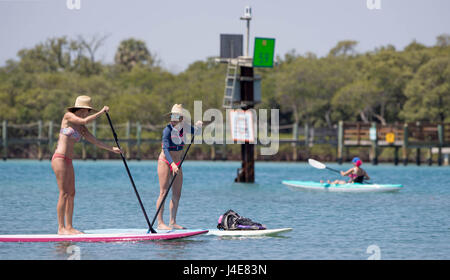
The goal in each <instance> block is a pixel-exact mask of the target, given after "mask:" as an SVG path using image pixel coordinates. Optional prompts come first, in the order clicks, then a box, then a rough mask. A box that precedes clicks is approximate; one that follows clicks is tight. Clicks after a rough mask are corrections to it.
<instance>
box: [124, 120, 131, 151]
mask: <svg viewBox="0 0 450 280" xmlns="http://www.w3.org/2000/svg"><path fill="white" fill-rule="evenodd" d="M130 134H131V122H130V121H127V126H126V135H125V139H127V146H126V149H125V151H126V157H127V160H130V157H131V153H130Z"/></svg>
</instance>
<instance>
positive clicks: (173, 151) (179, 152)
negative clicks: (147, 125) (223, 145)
mask: <svg viewBox="0 0 450 280" xmlns="http://www.w3.org/2000/svg"><path fill="white" fill-rule="evenodd" d="M183 111H184V109H183V106H182V105H181V104H175V105H173V107H172V110H171V112H170V123H169V124H168V125H167V126H166V127H165V128H164V130H163V136H162V151H161V153H160V155H159V158H158V177H159V188H160V192H159V198H158V200H157V202H156V209H158V207H159V205H160V204H161V202H162V200H163V199H164V196H165V194H166V193H167V191H168V188H169V183H170V179H171V177H172V176H173V175H175V173H177V177H176V178H175V181H174V182H173V186H172V199H171V201H170V223H169V226H168V225H166V224H165V223H164V220H163V212H164V205H163V206H162V207H161V211H160V212H159V213H158V229H183V228H184V227H182V226H180V225H178V224H177V223H176V217H177V211H178V204H179V201H180V197H181V188H182V185H183V171H182V168H178V166H179V165H180V163H181V158H182V156H183V147H184V143H185V142H186V135H185V131H186V130H188V129H190V130H191V134H192V133H195V134H199V133H201V127H202V125H203V123H202V122H201V121H197V122H196V124H195V128H194V127H192V126H190V125H189V124H187V123H185V122H183V116H184V115H185V114H184V112H183Z"/></svg>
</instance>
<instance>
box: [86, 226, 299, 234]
mask: <svg viewBox="0 0 450 280" xmlns="http://www.w3.org/2000/svg"><path fill="white" fill-rule="evenodd" d="M193 230H194V231H202V230H203V231H207V233H206V234H205V235H216V236H270V235H277V234H279V233H283V232H287V231H291V230H292V228H277V229H262V230H218V229H193ZM157 231H158V232H165V231H161V230H157ZM183 231H186V230H185V229H181V230H173V232H183ZM85 232H86V233H96V234H99V233H103V234H105V233H115V232H128V233H135V234H142V233H143V232H147V230H146V229H94V230H86V231H85Z"/></svg>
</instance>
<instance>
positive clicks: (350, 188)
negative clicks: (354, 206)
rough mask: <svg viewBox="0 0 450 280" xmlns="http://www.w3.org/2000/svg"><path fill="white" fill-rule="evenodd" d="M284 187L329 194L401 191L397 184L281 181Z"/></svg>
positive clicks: (401, 186)
mask: <svg viewBox="0 0 450 280" xmlns="http://www.w3.org/2000/svg"><path fill="white" fill-rule="evenodd" d="M282 183H283V184H284V185H287V186H291V187H296V188H300V189H304V190H316V191H329V192H396V191H399V190H401V189H403V185H399V184H384V185H381V184H360V183H349V184H328V183H319V182H312V181H288V180H285V181H282Z"/></svg>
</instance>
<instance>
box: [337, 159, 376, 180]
mask: <svg viewBox="0 0 450 280" xmlns="http://www.w3.org/2000/svg"><path fill="white" fill-rule="evenodd" d="M352 163H353V167H352V168H350V169H349V170H347V171H345V172H344V171H341V176H343V177H346V176H348V177H350V179H349V180H348V181H344V180H335V181H333V182H330V181H329V180H328V183H329V184H347V183H360V184H362V183H363V182H364V180H370V177H369V175H367V172H366V171H365V170H364V169H362V168H361V167H360V166H361V165H362V160H361V159H360V158H358V157H354V158H353V160H352Z"/></svg>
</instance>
